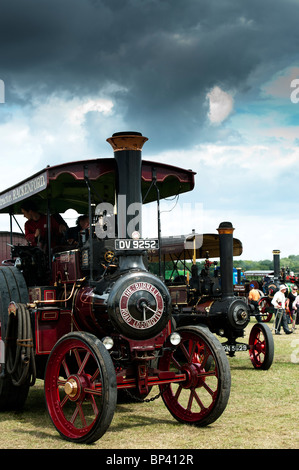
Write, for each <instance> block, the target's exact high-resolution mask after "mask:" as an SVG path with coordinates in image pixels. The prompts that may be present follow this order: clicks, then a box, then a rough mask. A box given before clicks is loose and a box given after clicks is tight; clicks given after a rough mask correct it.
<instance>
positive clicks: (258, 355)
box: [249, 323, 274, 370]
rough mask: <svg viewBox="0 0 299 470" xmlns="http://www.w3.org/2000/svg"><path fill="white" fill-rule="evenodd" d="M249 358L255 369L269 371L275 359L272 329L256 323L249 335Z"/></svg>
mask: <svg viewBox="0 0 299 470" xmlns="http://www.w3.org/2000/svg"><path fill="white" fill-rule="evenodd" d="M249 357H250V360H251V362H252V364H253V367H254V368H255V369H262V370H267V369H269V368H270V367H271V365H272V362H273V358H274V341H273V336H272V333H271V331H270V328H269V327H268V326H267V325H264V324H263V323H256V324H255V325H254V326H253V327H252V329H251V332H250V335H249Z"/></svg>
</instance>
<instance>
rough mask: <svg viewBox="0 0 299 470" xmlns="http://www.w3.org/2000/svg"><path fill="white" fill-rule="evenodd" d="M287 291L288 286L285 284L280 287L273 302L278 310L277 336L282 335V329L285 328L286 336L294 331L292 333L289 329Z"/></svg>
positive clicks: (276, 316) (276, 319) (276, 314)
mask: <svg viewBox="0 0 299 470" xmlns="http://www.w3.org/2000/svg"><path fill="white" fill-rule="evenodd" d="M286 291H287V288H286V286H285V285H284V284H281V286H280V287H279V291H278V292H276V294H275V295H274V297H273V299H272V302H271V303H272V304H273V305H274V308H275V309H276V312H275V334H276V335H280V328H281V327H282V328H283V331H284V332H285V334H286V335H289V334H291V333H292V331H290V330H289V327H288V321H287V316H286V311H285V304H286V298H285V293H286Z"/></svg>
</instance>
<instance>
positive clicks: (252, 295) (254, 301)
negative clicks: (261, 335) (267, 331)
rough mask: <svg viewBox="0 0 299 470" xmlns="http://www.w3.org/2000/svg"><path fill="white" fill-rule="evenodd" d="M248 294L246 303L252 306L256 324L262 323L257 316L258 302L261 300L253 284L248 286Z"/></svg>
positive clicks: (260, 318) (259, 316)
mask: <svg viewBox="0 0 299 470" xmlns="http://www.w3.org/2000/svg"><path fill="white" fill-rule="evenodd" d="M249 287H250V292H249V295H248V303H249V304H251V305H253V306H254V312H255V317H256V319H257V321H258V322H261V321H262V317H261V315H260V314H259V300H260V298H261V296H260V293H259V291H258V290H257V289H256V288H255V285H254V284H250V286H249Z"/></svg>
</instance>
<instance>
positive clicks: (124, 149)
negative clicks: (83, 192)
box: [107, 132, 148, 238]
mask: <svg viewBox="0 0 299 470" xmlns="http://www.w3.org/2000/svg"><path fill="white" fill-rule="evenodd" d="M147 140H148V139H147V137H143V136H142V134H141V133H140V132H116V133H115V134H113V135H112V137H110V138H109V139H107V142H109V144H110V145H111V146H112V148H113V150H114V157H115V160H116V163H117V173H116V197H117V201H116V205H117V230H118V238H132V232H134V230H138V231H139V233H140V235H141V206H142V193H141V149H142V146H143V144H144V143H145V142H146V141H147ZM132 204H133V206H132ZM136 214H137V215H136ZM134 219H135V220H134ZM130 222H131V223H130Z"/></svg>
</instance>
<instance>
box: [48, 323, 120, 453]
mask: <svg viewBox="0 0 299 470" xmlns="http://www.w3.org/2000/svg"><path fill="white" fill-rule="evenodd" d="M45 397H46V403H47V407H48V412H49V415H50V417H51V419H52V422H53V424H54V426H55V427H56V429H57V431H58V432H59V433H60V434H61V435H62V436H63V437H64V438H65V439H66V440H69V441H72V442H78V443H88V444H90V443H92V442H94V441H96V440H98V439H99V438H100V437H101V436H102V435H103V434H104V433H105V432H106V430H107V429H108V427H109V425H110V423H111V421H112V418H113V415H114V411H115V407H116V398H117V388H116V375H115V369H114V366H113V362H112V360H111V358H110V355H109V353H108V351H107V350H106V348H105V346H104V345H103V343H102V342H101V341H100V340H99V339H98V338H96V337H95V336H93V335H91V334H88V333H83V332H74V333H68V334H67V335H65V336H63V337H62V338H61V339H60V340H59V341H58V342H57V343H56V345H55V346H54V348H53V350H52V352H51V354H50V356H49V359H48V362H47V367H46V373H45Z"/></svg>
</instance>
